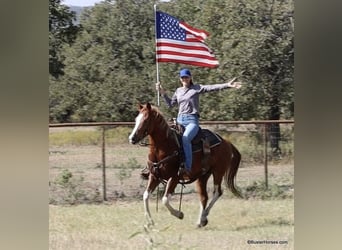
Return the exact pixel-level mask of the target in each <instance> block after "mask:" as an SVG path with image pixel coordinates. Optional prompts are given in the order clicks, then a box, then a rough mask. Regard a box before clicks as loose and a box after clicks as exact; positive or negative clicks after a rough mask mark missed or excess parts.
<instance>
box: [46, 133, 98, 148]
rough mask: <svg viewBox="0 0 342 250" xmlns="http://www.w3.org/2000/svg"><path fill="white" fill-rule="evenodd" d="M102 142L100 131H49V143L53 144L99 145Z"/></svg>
mask: <svg viewBox="0 0 342 250" xmlns="http://www.w3.org/2000/svg"><path fill="white" fill-rule="evenodd" d="M100 142H101V133H100V131H62V132H56V133H49V143H50V145H51V146H63V145H75V146H80V145H99V143H100Z"/></svg>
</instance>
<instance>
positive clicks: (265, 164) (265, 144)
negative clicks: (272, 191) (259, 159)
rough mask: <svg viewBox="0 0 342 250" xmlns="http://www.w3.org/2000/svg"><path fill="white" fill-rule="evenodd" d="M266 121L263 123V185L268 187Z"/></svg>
mask: <svg viewBox="0 0 342 250" xmlns="http://www.w3.org/2000/svg"><path fill="white" fill-rule="evenodd" d="M267 125H268V124H267V123H265V124H264V168H265V187H266V189H268V167H267V165H268V164H267V163H268V162H267V160H268V155H267Z"/></svg>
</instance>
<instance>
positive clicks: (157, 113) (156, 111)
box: [151, 106, 170, 131]
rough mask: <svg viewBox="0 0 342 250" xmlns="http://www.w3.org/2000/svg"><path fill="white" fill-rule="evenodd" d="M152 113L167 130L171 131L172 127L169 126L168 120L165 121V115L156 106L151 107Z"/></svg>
mask: <svg viewBox="0 0 342 250" xmlns="http://www.w3.org/2000/svg"><path fill="white" fill-rule="evenodd" d="M151 111H152V113H154V115H155V117H156V119H159V120H160V125H161V126H165V128H166V130H167V131H169V129H170V126H169V124H168V122H167V120H166V119H165V117H164V115H163V113H162V112H161V111H160V110H159V108H158V107H156V106H151Z"/></svg>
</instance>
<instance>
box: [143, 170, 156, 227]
mask: <svg viewBox="0 0 342 250" xmlns="http://www.w3.org/2000/svg"><path fill="white" fill-rule="evenodd" d="M158 184H159V180H157V179H156V178H155V177H154V176H152V175H150V177H149V180H148V183H147V187H146V190H145V192H144V194H143V201H144V210H145V218H146V220H147V226H151V225H154V221H153V219H152V216H151V212H150V208H149V202H148V199H149V197H150V195H151V193H152V192H153V190H154V189H155V188H156V187H157V186H158Z"/></svg>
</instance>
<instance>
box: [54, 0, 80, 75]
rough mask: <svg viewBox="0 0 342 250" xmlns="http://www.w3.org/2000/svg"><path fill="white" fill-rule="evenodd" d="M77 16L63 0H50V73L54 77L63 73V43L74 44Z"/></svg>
mask: <svg viewBox="0 0 342 250" xmlns="http://www.w3.org/2000/svg"><path fill="white" fill-rule="evenodd" d="M75 18H76V16H75V12H73V11H70V9H69V7H67V6H65V5H63V4H61V0H49V73H50V75H51V76H53V77H54V78H58V77H59V76H60V75H62V74H63V67H64V64H63V61H64V57H63V55H62V54H61V51H62V47H63V45H65V44H72V42H73V41H74V39H75V38H76V36H77V32H78V27H77V26H74V24H73V21H74V20H75Z"/></svg>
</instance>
